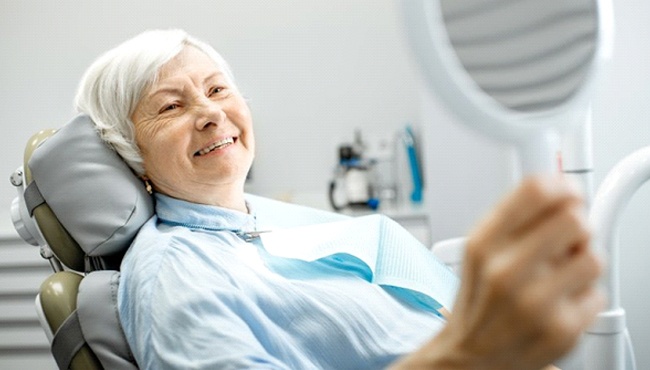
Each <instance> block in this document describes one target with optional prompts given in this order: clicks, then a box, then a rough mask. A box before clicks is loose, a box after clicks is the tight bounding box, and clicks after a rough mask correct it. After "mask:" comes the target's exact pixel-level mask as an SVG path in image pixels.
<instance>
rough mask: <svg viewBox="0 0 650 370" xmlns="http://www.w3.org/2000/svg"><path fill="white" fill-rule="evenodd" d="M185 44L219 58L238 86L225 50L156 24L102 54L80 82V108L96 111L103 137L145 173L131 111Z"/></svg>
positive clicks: (94, 115) (95, 119)
mask: <svg viewBox="0 0 650 370" xmlns="http://www.w3.org/2000/svg"><path fill="white" fill-rule="evenodd" d="M185 46H193V47H195V48H197V49H199V50H201V51H202V52H204V53H205V54H206V55H207V56H208V57H210V58H211V59H212V60H214V62H215V63H216V64H217V66H219V67H220V69H221V70H222V71H223V72H224V74H225V75H226V78H227V79H228V80H229V82H230V83H231V84H233V87H234V83H235V80H234V77H233V75H232V72H231V70H230V67H229V66H228V64H227V63H226V61H225V60H224V59H223V58H222V57H221V55H219V53H218V52H217V51H216V50H215V49H214V48H213V47H211V46H210V45H208V44H207V43H205V42H203V41H200V40H197V39H196V38H194V37H192V36H190V35H189V34H187V33H186V32H185V31H182V30H150V31H145V32H143V33H141V34H139V35H137V36H135V37H134V38H132V39H130V40H127V41H125V42H124V43H122V44H120V45H118V46H117V47H115V48H114V49H111V50H109V51H108V52H106V53H105V54H103V55H102V56H100V57H99V58H97V60H95V62H93V64H91V65H90V67H89V68H88V69H87V70H86V72H85V73H84V75H83V77H82V78H81V82H80V83H79V87H78V90H77V95H76V97H75V103H74V104H75V109H76V110H77V112H79V113H84V114H87V115H88V116H90V118H91V119H92V120H93V122H94V123H95V125H96V127H97V131H98V132H99V134H100V136H101V138H102V139H103V140H104V141H105V142H106V143H108V144H109V145H110V146H111V147H113V149H115V151H116V152H117V153H118V154H119V155H120V156H121V157H122V158H123V159H124V161H125V162H126V163H127V164H128V165H129V167H131V169H132V170H133V171H134V172H135V173H136V174H137V175H139V176H142V175H143V174H144V166H143V163H142V156H141V154H140V150H139V148H138V146H137V144H136V140H135V128H134V125H133V122H132V121H131V115H132V114H133V111H134V110H135V108H136V106H137V104H138V102H139V101H140V98H141V96H142V94H143V92H144V91H145V90H146V89H147V88H148V87H149V86H151V84H152V83H154V82H155V80H156V78H157V77H158V71H159V70H160V68H161V67H162V66H163V65H164V64H165V63H167V62H168V61H169V60H171V59H172V58H174V57H175V56H176V55H178V54H179V53H180V52H181V51H182V50H183V48H184V47H185Z"/></svg>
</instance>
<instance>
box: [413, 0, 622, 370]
mask: <svg viewBox="0 0 650 370" xmlns="http://www.w3.org/2000/svg"><path fill="white" fill-rule="evenodd" d="M402 7H403V11H404V15H405V24H406V26H407V31H408V34H409V40H410V41H411V44H412V46H413V50H414V52H415V55H416V57H417V58H418V61H419V63H420V66H421V70H422V72H423V75H424V77H425V79H426V82H427V83H428V86H429V87H430V88H431V89H432V90H433V91H434V93H436V94H437V96H439V97H440V98H441V99H442V100H443V101H444V102H445V103H446V104H447V105H448V106H449V107H450V108H451V110H452V111H453V112H454V113H455V114H456V115H457V116H458V117H459V118H461V120H462V121H463V122H464V123H465V124H467V125H469V126H471V127H473V128H475V129H477V130H479V131H481V132H482V133H484V134H486V135H488V136H490V137H493V138H495V139H497V140H500V141H503V142H506V143H509V144H512V145H513V146H515V147H516V149H517V150H518V154H519V158H520V161H521V171H522V174H533V173H540V172H541V173H544V172H546V173H548V172H557V171H559V170H561V169H562V167H563V164H562V155H561V151H560V149H561V143H560V139H559V137H560V134H561V131H562V130H564V131H566V130H568V129H570V128H572V127H571V126H574V130H575V137H574V138H572V139H571V140H569V142H570V145H569V147H570V148H572V149H573V150H574V152H571V153H568V154H569V156H568V157H569V158H570V159H571V162H572V167H573V164H576V168H578V171H575V172H577V173H579V172H581V171H582V170H581V169H579V167H584V168H588V169H589V170H587V171H584V176H583V177H582V178H581V179H580V180H581V181H583V187H584V188H585V189H586V191H587V195H590V189H591V174H590V173H591V171H590V165H591V157H590V156H591V152H590V126H589V125H590V124H591V115H590V108H591V107H590V104H591V99H592V95H593V92H594V90H595V88H596V85H597V82H598V77H599V72H600V71H601V70H602V67H603V64H604V61H605V60H606V59H607V58H608V57H609V56H610V55H611V44H612V34H613V17H612V4H611V1H607V0H575V1H562V0H553V1H545V2H539V1H531V0H509V1H506V0H500V1H477V0H467V1H460V0H437V1H430V0H404V1H402ZM578 124H581V125H580V126H578V129H575V126H576V125H578ZM613 176H616V175H613ZM614 198H616V197H614ZM617 200H618V199H617ZM599 202H600V200H599ZM603 202H605V203H606V202H607V201H603ZM598 207H604V208H605V209H608V208H611V207H607V206H601V205H599V206H598ZM599 212H600V211H599V208H597V209H596V213H599ZM604 212H605V213H607V212H609V211H608V210H607V211H604ZM596 218H598V216H596ZM605 218H607V220H606V221H601V222H607V221H611V218H608V217H605ZM596 230H597V231H599V230H598V229H596ZM610 242H611V241H610ZM455 243H456V244H457V245H460V246H462V244H463V243H462V239H457V240H456V241H455ZM607 245H608V246H610V247H611V244H607ZM438 248H442V250H448V249H449V248H448V245H439V246H437V247H436V246H434V248H433V249H434V250H436V249H438ZM459 248H461V247H459ZM452 249H453V248H452ZM614 258H615V257H614ZM614 274H615V273H614ZM611 279H615V276H613V277H611V278H610V280H611ZM611 284H612V282H610V285H611ZM612 309H614V310H615V311H616V309H617V307H612ZM613 315H614V316H616V318H614V317H612V314H610V313H608V312H605V313H603V314H602V315H600V316H599V317H598V319H597V323H596V324H595V325H594V330H592V331H589V332H588V333H586V335H585V337H586V338H585V356H586V357H587V358H588V359H587V361H588V362H587V363H586V364H585V366H586V367H585V369H588V370H598V369H603V370H604V369H610V370H612V369H613V370H620V369H623V368H624V366H625V361H624V360H623V358H624V357H623V356H624V354H623V347H624V346H623V339H622V338H623V337H622V336H621V335H620V333H623V332H625V327H624V312H620V311H617V312H614V313H613ZM621 317H623V318H621ZM628 345H629V348H631V345H630V344H629V338H628ZM631 356H632V351H631V350H630V351H629V352H628V359H627V363H628V364H629V366H628V368H634V359H633V358H630V357H631Z"/></svg>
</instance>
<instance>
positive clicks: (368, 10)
mask: <svg viewBox="0 0 650 370" xmlns="http://www.w3.org/2000/svg"><path fill="white" fill-rule="evenodd" d="M615 2H616V3H615V11H616V17H617V24H616V28H617V38H616V50H615V57H614V60H613V61H612V64H611V72H610V74H609V77H608V79H607V80H606V84H605V87H606V88H605V89H604V90H603V92H602V94H601V95H600V96H599V97H598V100H597V104H596V106H595V117H594V126H595V127H594V146H595V163H596V168H597V174H596V178H597V182H599V181H600V180H601V179H602V178H603V176H604V175H605V173H606V172H607V171H608V170H609V169H610V168H611V167H612V166H613V165H614V164H615V163H616V162H617V161H618V160H620V159H621V158H623V156H625V155H626V154H627V153H630V152H632V151H633V150H635V149H636V148H639V147H642V146H644V145H648V144H649V143H650V129H648V119H647V118H648V108H647V107H648V106H649V104H648V103H649V102H650V66H648V65H647V62H646V61H647V60H648V58H649V57H650V55H649V53H650V51H649V50H650V49H648V47H647V40H648V36H649V35H650V24H649V23H648V22H646V20H647V19H650V3H647V2H645V1H643V0H626V1H623V0H616V1H615ZM396 10H397V7H396V6H395V4H394V1H393V0H363V1H362V0H356V1H346V0H317V1H315V0H314V1H302V0H294V1H290V0H274V1H255V0H230V1H223V0H222V1H214V0H197V1H191V2H177V1H171V0H147V1H127V0H118V1H102V2H100V1H75V2H73V1H69V0H68V1H65V0H62V1H57V2H49V1H37V0H22V1H18V0H16V1H0V96H1V100H0V101H1V102H2V103H3V109H0V132H1V135H0V153H1V155H2V157H1V158H2V159H1V160H0V232H9V230H10V229H11V226H10V223H9V221H8V215H7V216H5V215H6V214H7V213H8V212H7V211H6V210H7V209H8V207H9V203H10V200H11V198H12V197H13V194H14V189H13V188H12V187H11V186H10V185H9V183H8V181H7V178H8V176H9V174H10V173H11V172H12V171H13V170H14V169H15V168H16V167H17V166H18V165H19V163H20V161H21V155H22V154H21V153H22V148H23V147H24V143H25V142H26V140H27V139H28V137H29V136H30V135H31V134H32V133H33V132H35V131H36V130H39V129H41V128H46V127H57V126H60V125H62V124H64V123H65V122H67V121H68V120H69V119H70V118H71V117H72V114H73V113H72V109H71V102H72V98H73V95H74V90H75V87H76V84H77V81H78V80H79V77H80V76H81V74H82V72H83V70H84V69H85V68H86V67H87V66H88V65H89V63H91V61H92V60H93V59H94V58H95V57H97V56H98V55H99V54H100V53H101V52H102V51H104V50H106V49H108V48H109V47H111V46H113V45H115V44H117V43H118V42H120V41H122V40H124V39H126V38H128V37H129V36H132V35H134V34H135V33H137V32H139V31H141V30H144V29H147V28H152V27H181V28H185V29H187V30H188V31H189V32H190V33H192V34H194V35H196V36H198V37H199V38H202V39H205V40H206V41H208V42H210V43H212V44H213V45H215V46H216V47H217V49H218V50H220V51H221V52H222V54H223V55H224V56H225V57H226V59H227V60H229V61H230V63H231V64H232V66H233V69H234V71H235V74H236V76H237V77H238V81H239V84H240V86H241V88H242V89H243V90H244V92H245V93H246V95H247V96H248V97H249V98H250V100H251V106H252V110H253V114H254V117H255V124H256V133H257V138H258V158H257V160H256V164H255V166H254V173H253V181H252V183H251V185H250V189H249V190H251V191H253V192H257V193H263V194H268V195H275V196H278V195H285V194H289V195H292V194H293V195H295V196H299V195H300V193H308V194H314V196H315V197H319V196H321V195H322V196H323V197H324V195H325V189H326V183H327V181H328V179H329V177H330V175H331V170H332V166H333V165H334V163H335V158H336V151H335V148H336V146H337V144H339V143H340V142H342V141H346V140H349V139H350V138H351V136H352V133H353V130H354V128H355V127H359V128H362V129H364V130H366V131H368V132H370V131H372V132H373V133H375V134H377V133H379V134H381V133H383V132H386V133H390V132H391V131H392V130H394V129H395V128H397V127H401V126H402V125H403V124H404V123H406V122H417V121H418V120H420V117H421V115H422V117H425V118H426V121H427V123H431V125H429V126H426V130H423V131H424V132H426V134H427V138H428V141H425V144H426V148H425V150H426V151H427V153H428V154H429V166H430V167H429V168H428V170H429V171H428V172H427V183H428V185H429V190H430V193H429V195H430V196H429V198H430V199H429V205H430V209H431V215H432V220H433V223H434V225H435V226H434V228H433V230H432V234H433V236H434V238H435V239H441V238H446V237H450V236H456V235H459V234H462V233H465V232H466V231H467V229H468V228H469V227H471V225H472V224H473V223H474V222H475V220H476V218H478V217H479V215H481V214H483V213H484V212H485V210H486V209H487V208H489V207H490V206H491V204H493V202H494V201H495V200H496V199H497V198H498V197H499V196H500V195H501V193H502V190H503V189H504V188H507V187H508V186H509V184H510V178H509V176H510V175H509V173H508V170H507V168H508V166H509V165H510V161H511V158H510V153H509V152H508V150H507V149H505V148H501V147H499V146H495V145H494V144H492V143H491V142H488V141H487V140H486V139H483V138H482V137H479V136H477V135H475V134H474V133H471V132H468V131H467V130H465V129H464V128H463V127H461V126H458V125H456V124H455V123H454V122H453V118H451V117H450V116H449V115H448V114H447V113H446V112H444V110H443V109H442V108H441V107H440V106H439V104H438V103H437V102H436V101H435V100H433V98H430V97H427V96H426V94H425V95H422V94H421V93H420V92H421V86H420V85H419V83H418V77H417V71H416V69H415V64H414V63H413V62H412V61H411V60H410V59H409V58H410V55H409V54H408V52H409V51H408V49H407V46H406V43H405V40H404V36H403V33H402V30H401V28H400V26H401V25H400V21H401V20H400V18H399V16H398V14H397V11H396ZM423 96H424V97H423ZM423 101H424V102H426V103H425V104H421V103H422V102H423ZM462 163H466V165H462ZM477 168H478V169H481V170H482V171H483V172H479V171H476V170H475V169H477ZM4 181H6V182H4ZM649 188H650V186H647V187H646V188H644V189H642V190H641V191H640V192H639V193H638V194H637V195H636V196H635V197H634V198H633V200H632V203H631V204H630V206H629V208H628V209H627V211H626V213H625V215H624V219H623V221H622V238H621V241H622V244H623V247H624V250H623V253H622V264H623V266H624V268H623V276H622V282H623V284H624V286H625V288H624V290H623V297H622V298H623V304H624V305H625V307H626V309H627V311H628V315H629V317H628V319H629V326H630V330H631V332H632V336H633V338H634V340H635V342H636V343H637V357H638V359H639V368H641V369H643V368H650V353H648V351H644V350H643V349H644V348H645V344H646V343H649V342H650V320H648V319H647V318H646V315H647V314H646V312H647V311H648V308H649V305H650V303H648V302H647V296H648V294H647V293H646V292H645V291H644V290H643V289H642V285H641V284H642V283H644V282H645V281H646V280H648V279H650V269H648V268H647V267H646V265H647V262H648V261H650V252H647V249H648V247H649V246H650V232H649V231H648V230H649V228H648V227H647V223H648V222H649V221H648V220H650V207H648V206H647V205H648V204H650V189H649Z"/></svg>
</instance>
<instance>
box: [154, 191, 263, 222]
mask: <svg viewBox="0 0 650 370" xmlns="http://www.w3.org/2000/svg"><path fill="white" fill-rule="evenodd" d="M155 197H156V215H157V216H158V219H159V220H160V221H161V222H163V223H166V224H173V225H182V226H186V227H189V228H191V229H205V230H213V231H221V230H231V231H236V232H249V231H255V230H256V225H255V219H256V216H255V212H254V209H252V207H251V204H250V203H249V202H248V201H246V207H247V208H248V211H249V213H243V212H240V211H235V210H232V209H228V208H223V207H218V206H211V205H206V204H198V203H192V202H188V201H184V200H180V199H176V198H172V197H169V196H166V195H164V194H160V193H155Z"/></svg>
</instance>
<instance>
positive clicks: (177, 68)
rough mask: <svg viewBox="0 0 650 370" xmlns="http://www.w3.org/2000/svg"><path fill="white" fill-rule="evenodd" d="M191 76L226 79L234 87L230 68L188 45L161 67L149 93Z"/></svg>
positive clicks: (148, 90)
mask: <svg viewBox="0 0 650 370" xmlns="http://www.w3.org/2000/svg"><path fill="white" fill-rule="evenodd" d="M189 76H191V77H193V78H199V79H207V78H208V77H217V78H219V79H225V81H226V82H228V83H229V84H231V85H234V83H233V81H232V77H231V75H230V71H229V68H228V66H227V65H225V63H223V62H221V61H220V60H215V58H213V57H212V56H210V55H209V54H208V53H206V52H204V51H203V50H200V49H199V48H197V47H194V46H192V45H186V46H184V47H183V49H181V51H180V52H179V53H178V54H176V55H175V56H174V57H172V58H171V59H170V60H168V61H167V62H165V63H164V64H163V65H161V66H160V68H159V69H158V71H157V73H156V75H155V77H154V79H153V81H152V82H151V84H150V85H149V86H148V88H147V92H148V93H151V92H153V90H155V89H156V88H157V87H160V85H168V84H173V83H174V81H176V80H177V81H182V80H184V79H187V78H188V77H189ZM195 82H199V81H195ZM147 95H148V94H147Z"/></svg>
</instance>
